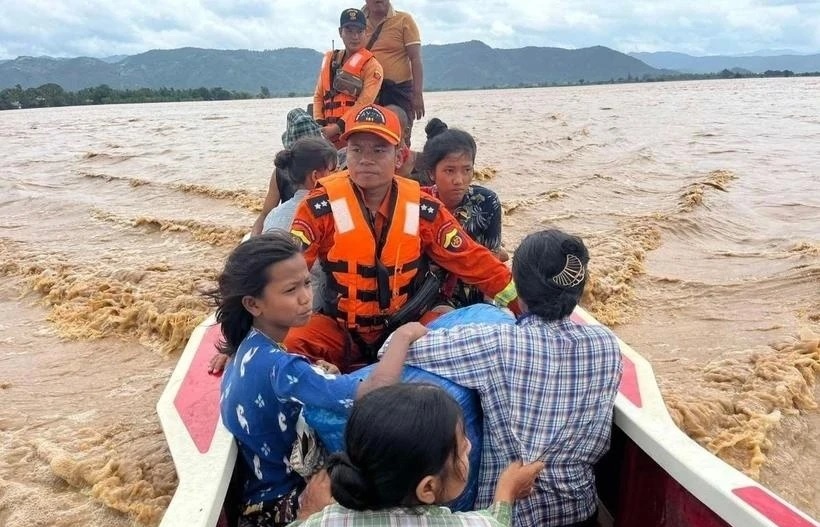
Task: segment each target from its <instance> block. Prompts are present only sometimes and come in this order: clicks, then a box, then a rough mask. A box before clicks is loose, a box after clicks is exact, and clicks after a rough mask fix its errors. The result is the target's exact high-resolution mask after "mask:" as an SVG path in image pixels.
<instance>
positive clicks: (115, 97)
mask: <svg viewBox="0 0 820 527" xmlns="http://www.w3.org/2000/svg"><path fill="white" fill-rule="evenodd" d="M817 76H820V72H817V71H815V72H808V73H794V72H792V71H789V70H767V71H765V72H763V73H751V72H747V71H731V70H723V71H721V72H718V73H675V74H668V75H660V76H650V75H644V76H643V77H640V78H638V77H631V76H628V77H627V78H618V79H614V78H613V79H610V80H608V81H595V82H589V81H585V80H584V79H578V81H577V82H569V83H557V82H544V83H519V84H517V85H509V86H498V85H490V86H481V87H477V86H476V87H471V88H450V89H448V90H426V91H450V90H453V91H455V90H475V89H481V90H493V89H511V88H544V87H556V86H582V85H593V84H625V83H638V82H666V81H687V80H710V79H746V78H763V77H817ZM310 95H311V94H310V93H297V92H289V93H288V94H286V95H284V94H273V95H272V94H271V92H270V90H269V89H268V88H267V87H266V86H261V87H260V89H259V92H258V93H257V94H251V93H247V92H244V91H235V90H232V91H228V90H225V89H223V88H221V87H216V88H205V87H201V88H193V89H180V88H159V89H151V88H138V89H133V90H116V89H113V88H111V87H110V86H108V85H107V84H101V85H99V86H96V87H93V88H84V89H82V90H79V91H76V92H69V91H65V90H64V89H63V88H62V87H61V86H60V85H59V84H54V83H49V84H43V85H42V86H39V87H37V88H22V87H21V86H20V85H19V84H18V85H17V86H15V87H13V88H6V89H4V90H2V91H0V110H11V109H20V108H48V107H54V106H83V105H97V104H135V103H150V102H183V101H225V100H236V99H268V98H271V97H307V96H310Z"/></svg>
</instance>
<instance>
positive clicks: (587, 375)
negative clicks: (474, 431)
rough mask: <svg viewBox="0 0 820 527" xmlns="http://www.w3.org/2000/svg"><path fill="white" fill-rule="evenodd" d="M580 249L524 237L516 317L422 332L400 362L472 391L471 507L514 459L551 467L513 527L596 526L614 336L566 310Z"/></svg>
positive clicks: (577, 294)
mask: <svg viewBox="0 0 820 527" xmlns="http://www.w3.org/2000/svg"><path fill="white" fill-rule="evenodd" d="M588 263H589V252H588V250H587V248H586V246H585V245H584V242H583V241H582V240H581V239H580V238H578V237H576V236H571V235H569V234H567V233H565V232H562V231H559V230H557V229H549V230H544V231H540V232H535V233H532V234H529V235H528V236H527V237H526V238H524V240H523V241H522V242H521V244H520V245H519V246H518V248H517V249H516V250H515V256H514V257H513V261H512V273H513V279H514V280H515V285H516V287H517V288H518V294H519V299H520V302H521V307H522V311H523V313H522V314H521V315H520V316H519V317H518V320H517V322H516V324H515V325H512V324H493V325H490V324H467V325H463V326H458V327H454V328H452V329H444V330H436V331H431V332H430V333H428V334H427V335H426V336H425V337H424V338H423V339H419V341H417V342H416V343H414V344H413V345H412V346H411V347H410V354H409V356H408V358H407V364H408V365H412V366H416V367H418V368H421V369H423V370H427V371H428V372H430V373H434V374H436V375H439V376H441V377H444V378H446V379H449V380H450V381H452V382H455V383H457V384H459V385H461V386H463V387H465V388H470V389H474V390H476V391H478V394H479V398H480V399H481V407H482V409H483V410H484V429H485V430H490V431H491V433H487V434H484V439H483V443H484V444H483V445H482V447H483V448H482V452H491V453H492V455H484V456H483V457H482V460H481V474H480V476H479V481H478V497H477V498H476V502H475V504H476V506H477V507H486V506H487V505H489V504H490V503H491V502H492V499H493V486H494V485H495V481H496V478H498V476H499V474H501V473H502V470H504V467H505V466H506V464H507V463H509V462H510V461H512V460H514V459H521V458H523V459H543V458H546V459H548V460H549V468H548V470H545V471H544V472H542V473H541V474H540V475H539V477H538V485H537V488H536V490H535V492H533V494H532V496H530V497H529V498H528V499H527V500H526V501H523V502H522V503H520V504H519V505H518V506H517V507H516V510H515V515H516V518H515V525H516V526H517V527H529V526H536V525H537V526H539V527H594V526H595V525H597V523H596V520H597V510H596V507H597V493H596V489H595V471H594V470H593V469H594V465H595V463H596V462H597V461H598V460H599V459H601V456H603V455H604V453H605V452H606V451H607V449H608V448H609V441H610V435H611V432H612V410H613V407H614V405H615V396H616V395H617V393H618V383H619V381H620V378H621V368H622V364H621V353H620V347H619V345H618V339H617V338H616V337H615V335H614V334H613V333H612V331H610V330H609V329H608V328H607V327H606V326H602V325H599V324H595V325H593V324H584V323H576V322H575V321H574V320H573V319H572V318H571V315H572V312H573V310H574V309H575V307H576V306H577V305H578V302H579V301H580V299H581V295H583V292H584V287H585V285H586V283H587V280H588V279H589V271H588V268H587V265H588Z"/></svg>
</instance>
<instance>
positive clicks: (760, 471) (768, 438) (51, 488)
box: [0, 79, 820, 527]
mask: <svg viewBox="0 0 820 527" xmlns="http://www.w3.org/2000/svg"><path fill="white" fill-rule="evenodd" d="M818 93H820V81H818V79H765V80H764V79H755V80H737V81H733V80H732V81H714V82H711V81H710V82H690V83H658V84H634V85H620V86H590V87H578V88H552V89H531V90H509V91H490V92H455V93H431V94H428V95H427V96H426V99H427V101H426V102H427V106H428V109H429V112H430V117H432V116H437V117H440V118H442V119H443V120H445V121H446V122H448V123H449V124H450V125H451V126H456V127H460V128H463V129H466V130H468V131H469V132H471V133H473V134H474V136H475V137H476V141H477V143H478V145H479V153H478V161H477V164H478V166H479V167H490V168H494V169H496V172H495V174H494V175H493V176H492V177H491V178H489V179H488V180H487V181H485V182H484V184H486V185H487V186H489V187H491V188H493V189H494V190H495V191H496V192H498V194H499V195H500V196H501V198H502V201H503V202H504V208H505V212H506V216H505V220H504V222H505V223H504V241H505V245H506V246H507V248H508V249H514V248H515V246H516V245H517V244H518V242H519V241H520V240H521V238H522V237H523V236H524V235H526V234H527V233H528V232H531V231H532V230H535V229H539V228H546V227H548V226H557V227H559V228H561V229H564V230H567V231H571V232H574V233H576V234H579V235H581V236H583V237H584V239H585V240H586V242H587V244H588V245H589V247H590V248H591V252H592V256H593V261H592V264H591V266H592V271H593V280H592V282H591V284H590V287H589V290H588V292H587V295H586V297H585V299H584V303H585V306H586V307H587V308H588V309H590V310H591V311H592V312H593V313H594V314H595V315H596V316H597V317H598V318H599V319H600V320H601V321H603V322H605V323H607V324H610V325H611V326H613V327H614V328H615V330H616V332H617V333H618V334H619V336H621V338H623V339H624V340H625V341H627V342H628V343H630V344H631V345H632V346H633V347H634V348H635V349H636V350H638V351H639V352H641V353H643V354H644V355H645V356H647V357H648V358H649V359H650V360H651V361H652V363H653V366H654V367H655V370H656V373H657V376H658V380H659V384H660V385H661V388H662V391H663V393H664V396H665V399H666V402H667V406H668V407H669V409H670V411H671V413H672V415H673V416H674V418H675V419H676V421H677V422H678V424H679V425H680V426H681V427H682V428H683V429H684V430H685V431H686V432H687V433H689V434H690V435H691V436H692V437H693V438H695V439H696V440H697V441H698V442H699V443H701V444H702V445H703V446H704V447H705V448H708V449H710V450H711V451H713V452H715V453H717V455H719V456H721V457H722V458H724V459H726V460H727V461H729V462H730V463H732V464H734V465H735V466H737V467H738V468H740V469H742V470H744V471H746V472H747V473H749V474H750V475H752V476H753V477H755V478H758V479H760V480H762V481H763V482H764V483H765V484H767V485H768V486H770V487H771V488H772V489H774V490H775V491H776V492H778V493H779V494H781V495H783V496H784V497H786V498H787V499H789V500H790V501H792V502H793V503H795V504H796V505H798V506H799V507H801V508H803V509H804V510H806V511H807V512H808V513H810V514H812V515H813V516H815V517H817V516H818V515H819V514H820V495H818V490H817V485H806V484H805V483H799V482H810V481H817V480H818V479H820V456H818V446H817V445H818V444H820V411H818V408H817V400H818V397H819V396H820V388H818V384H817V382H816V381H817V376H818V372H820V352H818V334H820V174H818V166H820V148H818V147H817V145H818V144H820V97H817V94H818ZM306 102H307V101H306V100H302V99H289V100H259V101H231V102H218V103H217V102H214V103H182V104H153V105H132V106H131V105H129V106H100V107H85V108H54V109H44V110H24V111H13V112H1V113H0V141H2V145H3V147H4V148H3V156H2V157H0V310H2V311H1V312H2V317H1V318H0V395H2V405H1V406H0V439H2V440H1V441H0V524H5V525H9V526H10V527H16V526H24V525H25V526H30V525H43V526H45V525H56V526H69V525H92V526H109V525H110V526H117V525H122V526H127V525H132V524H133V522H134V521H135V520H136V521H137V522H139V523H141V524H146V525H154V524H156V523H157V522H158V521H159V518H160V517H161V515H162V511H163V510H164V508H165V506H166V505H167V503H168V501H169V499H170V496H171V494H172V493H173V489H174V488H175V485H176V479H175V475H174V471H173V465H172V463H171V459H170V456H169V455H168V451H167V449H166V447H165V444H164V440H163V437H162V433H161V430H160V428H159V424H158V420H157V417H156V415H155V411H154V405H155V403H156V400H157V398H158V397H159V393H160V392H161V390H162V388H163V385H164V383H165V381H166V379H167V377H168V375H169V373H170V371H171V369H172V368H173V365H174V361H175V359H176V357H178V354H179V351H180V349H181V347H182V346H183V345H184V343H185V341H186V339H187V336H188V334H189V332H190V330H191V329H192V327H194V326H195V325H196V324H197V323H198V322H199V321H200V320H201V319H202V318H203V317H204V316H205V315H206V313H207V311H208V307H207V306H206V304H205V303H204V302H203V300H202V298H201V295H200V294H199V293H200V292H201V291H202V290H203V289H204V288H206V287H208V285H209V284H211V283H212V280H213V278H214V275H215V273H216V272H217V271H218V269H219V268H220V267H221V263H222V261H223V259H224V257H225V255H226V254H227V252H228V251H229V250H230V247H231V246H233V245H234V244H235V243H236V242H237V241H238V240H239V239H240V238H241V236H242V234H243V232H245V231H246V230H248V229H249V228H250V225H251V223H252V221H253V218H254V215H255V211H257V210H258V208H259V206H260V205H261V198H262V196H263V193H264V190H265V188H266V186H267V180H268V177H269V174H270V171H271V169H272V159H273V155H274V153H275V152H276V150H277V149H278V148H280V145H281V143H280V135H281V132H282V130H283V126H284V120H285V114H286V112H287V110H289V109H290V108H292V107H295V106H299V105H304V104H305V103H306ZM423 124H424V123H423V122H418V123H417V124H416V131H415V133H414V137H415V138H417V139H416V141H417V143H419V144H417V145H415V146H417V147H420V146H421V144H420V142H421V141H422V140H423V139H422V137H423ZM485 173H487V174H491V173H492V171H491V170H488V171H485Z"/></svg>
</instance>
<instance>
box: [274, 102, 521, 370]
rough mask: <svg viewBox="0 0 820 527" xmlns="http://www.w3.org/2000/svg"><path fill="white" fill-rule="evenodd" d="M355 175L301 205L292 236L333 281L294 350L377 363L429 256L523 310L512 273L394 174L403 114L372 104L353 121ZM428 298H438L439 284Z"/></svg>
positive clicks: (345, 363)
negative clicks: (423, 263) (381, 350)
mask: <svg viewBox="0 0 820 527" xmlns="http://www.w3.org/2000/svg"><path fill="white" fill-rule="evenodd" d="M342 139H344V140H346V141H347V144H348V147H347V160H348V173H338V174H334V175H330V176H328V177H326V178H323V179H322V180H320V181H319V184H318V187H317V189H315V190H314V191H312V192H311V193H310V194H308V196H307V198H306V199H305V201H303V202H302V203H301V205H299V208H298V209H297V211H296V216H295V217H294V220H293V226H292V227H291V232H292V233H293V234H294V235H295V236H297V237H298V238H299V239H301V240H302V242H303V243H304V245H305V259H306V260H307V262H308V264H309V265H313V263H314V262H315V261H317V260H318V261H320V262H321V266H322V270H323V271H324V272H325V276H326V277H327V286H326V291H327V294H326V298H325V299H324V300H325V302H324V305H323V306H322V309H321V312H320V313H316V314H314V315H313V316H312V317H311V319H310V321H309V322H308V323H307V324H306V325H305V326H303V327H300V328H296V329H294V330H293V331H291V332H290V333H289V334H288V337H287V339H286V341H285V345H286V346H287V348H288V349H289V350H292V351H294V352H296V353H301V354H303V355H306V356H308V357H311V358H313V359H324V360H326V361H328V362H330V363H332V364H335V365H336V366H338V367H339V368H340V369H341V370H342V371H352V370H354V369H356V368H357V367H360V366H362V365H364V364H367V363H372V362H374V361H375V360H376V352H377V351H378V349H379V347H380V345H381V343H382V342H383V341H384V339H385V338H386V337H387V335H388V334H389V332H390V329H391V328H393V327H396V325H398V321H399V320H403V319H407V318H409V319H410V320H418V317H419V316H420V315H421V311H422V310H423V309H424V308H426V307H429V304H428V305H426V306H418V307H419V311H418V312H409V311H408V309H404V311H402V309H403V308H406V307H407V306H415V305H416V302H417V298H422V299H423V300H424V301H427V298H425V296H424V295H417V298H414V299H413V302H412V303H408V300H409V299H410V297H411V295H413V293H414V292H415V291H414V289H413V288H414V286H415V285H416V284H418V283H419V282H421V281H422V280H423V279H424V278H425V275H424V274H423V273H421V272H420V271H419V266H420V263H421V262H422V257H423V256H428V257H429V258H430V259H432V260H433V262H435V263H436V264H437V265H440V266H441V267H443V268H444V269H447V270H448V271H450V272H452V273H454V274H455V275H457V276H459V277H460V278H461V279H462V280H464V281H465V282H466V283H469V284H473V285H476V286H478V287H479V288H480V289H481V291H482V292H483V293H484V294H485V295H487V296H489V297H490V298H493V299H495V301H496V302H498V303H499V304H500V305H502V306H507V305H509V306H510V308H511V309H513V310H517V309H518V307H517V302H516V301H517V293H516V291H515V284H513V281H512V275H511V273H510V271H509V269H508V268H507V266H506V265H504V264H503V263H501V262H500V261H499V260H498V259H497V258H496V257H495V256H494V255H493V254H492V253H491V252H490V251H489V250H488V249H487V248H486V247H483V246H481V245H479V244H478V243H476V242H474V241H473V240H472V239H471V238H470V237H469V235H467V234H466V233H465V232H464V230H463V229H462V228H461V226H460V225H459V223H458V221H457V220H456V219H455V218H454V217H453V216H452V214H450V213H449V212H448V211H447V210H446V207H445V206H444V205H443V204H442V203H441V202H440V201H439V200H438V199H436V198H433V197H430V196H427V195H426V194H422V192H421V188H420V187H419V184H418V183H417V182H415V181H412V180H409V179H406V178H402V177H400V176H396V175H395V169H396V160H397V153H398V145H399V143H400V141H401V128H400V124H399V120H398V117H396V114H394V113H393V112H391V111H390V110H387V109H385V108H384V107H381V106H377V105H369V106H366V107H364V108H363V109H362V110H360V111H359V113H358V114H356V116H355V117H354V118H352V119H350V120H349V121H348V123H347V128H346V130H345V133H344V134H342ZM432 293H433V294H432V295H431V296H430V297H429V301H433V300H435V295H436V293H437V287H436V289H435V290H434V291H433V292H432Z"/></svg>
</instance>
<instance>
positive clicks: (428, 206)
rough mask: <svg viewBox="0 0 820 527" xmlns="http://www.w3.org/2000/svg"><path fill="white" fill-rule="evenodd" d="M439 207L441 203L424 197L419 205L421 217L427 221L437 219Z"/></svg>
mask: <svg viewBox="0 0 820 527" xmlns="http://www.w3.org/2000/svg"><path fill="white" fill-rule="evenodd" d="M438 207H439V204H438V203H436V202H435V201H429V200H426V199H424V198H423V197H422V198H421V204H420V205H419V217H420V218H421V219H423V220H426V221H433V220H435V219H436V216H437V215H438Z"/></svg>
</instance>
